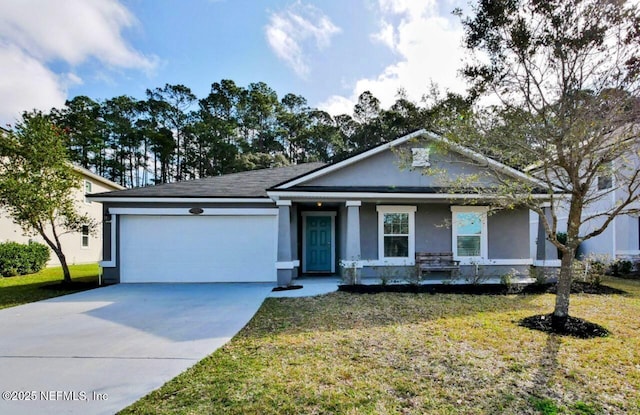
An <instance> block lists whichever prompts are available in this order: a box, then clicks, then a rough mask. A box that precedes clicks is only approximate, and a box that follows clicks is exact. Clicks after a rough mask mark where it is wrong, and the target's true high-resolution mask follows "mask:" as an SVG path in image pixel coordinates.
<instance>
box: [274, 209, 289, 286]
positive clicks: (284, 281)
mask: <svg viewBox="0 0 640 415" xmlns="http://www.w3.org/2000/svg"><path fill="white" fill-rule="evenodd" d="M276 206H278V262H277V263H276V269H277V272H278V286H280V287H283V286H287V285H289V284H291V280H292V279H293V261H292V257H291V201H290V200H278V201H276Z"/></svg>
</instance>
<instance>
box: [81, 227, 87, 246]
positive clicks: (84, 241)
mask: <svg viewBox="0 0 640 415" xmlns="http://www.w3.org/2000/svg"><path fill="white" fill-rule="evenodd" d="M82 247H83V248H88V247H89V226H88V225H82Z"/></svg>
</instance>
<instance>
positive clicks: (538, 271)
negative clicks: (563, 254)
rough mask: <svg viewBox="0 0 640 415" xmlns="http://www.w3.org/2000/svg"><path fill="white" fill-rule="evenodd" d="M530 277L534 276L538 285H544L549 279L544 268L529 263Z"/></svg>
mask: <svg viewBox="0 0 640 415" xmlns="http://www.w3.org/2000/svg"><path fill="white" fill-rule="evenodd" d="M529 278H533V279H534V280H535V284H536V285H544V284H546V283H547V282H548V280H549V279H548V278H547V274H546V273H545V270H544V268H539V267H536V266H535V265H529Z"/></svg>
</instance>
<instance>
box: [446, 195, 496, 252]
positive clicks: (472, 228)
mask: <svg viewBox="0 0 640 415" xmlns="http://www.w3.org/2000/svg"><path fill="white" fill-rule="evenodd" d="M451 212H452V217H451V234H452V236H453V240H452V246H453V256H454V258H456V259H459V260H461V261H464V260H467V261H474V260H479V259H486V258H487V253H488V246H487V245H488V238H487V208H486V207H484V206H452V207H451Z"/></svg>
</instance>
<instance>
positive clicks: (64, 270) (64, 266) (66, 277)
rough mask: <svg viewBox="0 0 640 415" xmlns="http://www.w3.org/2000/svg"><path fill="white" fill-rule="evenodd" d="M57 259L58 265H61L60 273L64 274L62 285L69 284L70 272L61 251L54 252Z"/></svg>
mask: <svg viewBox="0 0 640 415" xmlns="http://www.w3.org/2000/svg"><path fill="white" fill-rule="evenodd" d="M56 255H57V256H58V259H59V260H60V265H62V273H63V274H64V278H63V280H62V282H63V283H64V284H71V271H69V265H68V264H67V257H65V256H64V254H63V253H62V251H60V252H59V253H58V252H56Z"/></svg>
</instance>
